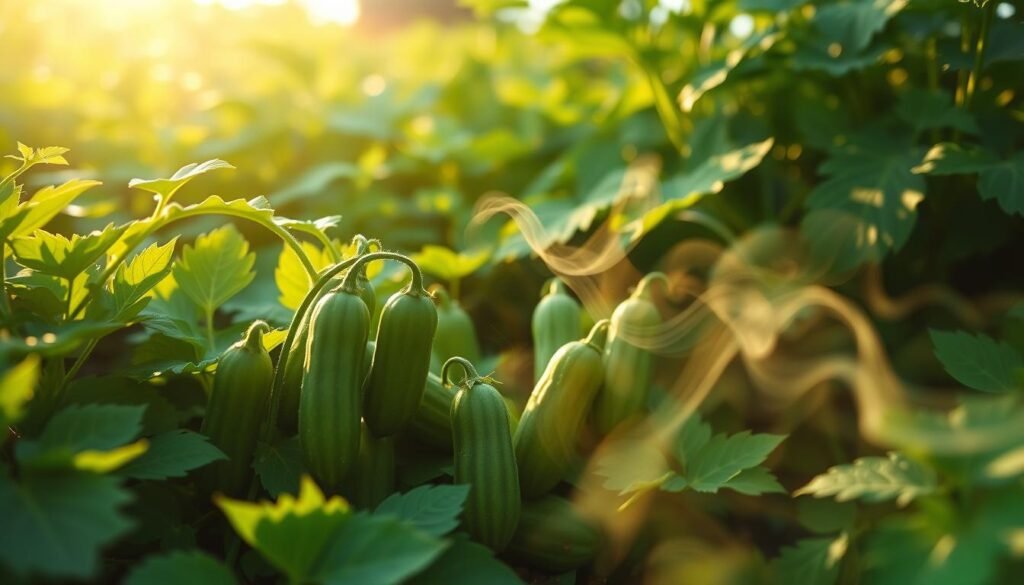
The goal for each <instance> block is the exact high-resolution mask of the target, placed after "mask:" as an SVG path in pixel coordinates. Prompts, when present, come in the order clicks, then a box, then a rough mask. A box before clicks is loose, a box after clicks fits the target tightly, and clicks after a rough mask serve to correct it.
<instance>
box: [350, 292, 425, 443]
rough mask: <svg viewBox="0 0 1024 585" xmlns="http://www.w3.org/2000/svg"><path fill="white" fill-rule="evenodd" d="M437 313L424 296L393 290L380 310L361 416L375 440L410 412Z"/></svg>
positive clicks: (416, 403)
mask: <svg viewBox="0 0 1024 585" xmlns="http://www.w3.org/2000/svg"><path fill="white" fill-rule="evenodd" d="M436 328H437V310H436V309H435V308H434V301H433V299H431V298H430V297H429V296H427V295H426V294H416V293H412V292H405V291H403V292H398V293H395V294H393V295H391V298H389V299H388V302H387V303H386V304H385V305H384V308H383V309H381V314H380V323H379V324H378V327H377V338H376V339H377V347H376V349H375V350H374V352H373V364H372V365H371V366H370V376H369V378H367V380H366V398H365V399H364V401H363V418H364V419H365V420H366V424H367V426H368V427H369V428H370V432H371V433H373V435H374V436H375V437H390V436H392V435H395V434H397V433H398V432H400V431H401V430H402V429H403V428H404V427H405V426H406V425H407V424H408V422H409V421H410V420H411V419H412V417H413V415H414V414H416V409H417V408H419V405H420V398H421V397H422V396H423V388H424V385H425V384H426V381H427V373H428V372H429V371H430V355H431V352H430V346H431V343H432V341H433V339H434V330H435V329H436Z"/></svg>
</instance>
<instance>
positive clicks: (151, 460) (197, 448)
mask: <svg viewBox="0 0 1024 585" xmlns="http://www.w3.org/2000/svg"><path fill="white" fill-rule="evenodd" d="M221 459H227V455H225V454H224V453H223V452H221V450H220V449H218V448H217V447H215V446H213V445H212V444H210V442H209V439H207V438H206V437H204V436H203V435H200V434H199V433H196V432H193V431H190V430H187V429H178V430H174V431H170V432H166V433H162V434H159V435H156V436H155V437H152V438H151V439H150V440H149V450H148V451H146V454H145V455H143V456H142V457H140V458H138V459H136V460H134V461H132V462H131V463H129V464H128V465H127V466H126V467H124V468H123V469H121V471H120V473H121V475H124V476H126V477H131V478H134V479H167V478H169V477H185V475H186V474H187V473H188V472H189V471H191V470H193V469H196V468H199V467H202V466H204V465H206V464H208V463H212V462H214V461H218V460H221Z"/></svg>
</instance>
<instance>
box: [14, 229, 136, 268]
mask: <svg viewBox="0 0 1024 585" xmlns="http://www.w3.org/2000/svg"><path fill="white" fill-rule="evenodd" d="M126 228H127V226H121V227H114V225H113V224H110V225H107V227H105V228H103V229H102V230H97V231H93V232H91V233H89V234H88V235H85V236H80V235H78V234H74V235H72V236H71V239H68V238H65V237H64V236H62V235H60V234H51V233H49V232H46V231H43V230H36V231H34V232H33V233H32V235H31V236H23V237H19V238H15V239H13V240H12V241H11V249H12V250H14V255H15V257H16V259H17V261H18V264H21V265H22V266H24V267H26V268H31V269H32V270H35V271H38V272H41V273H43V274H50V275H53V276H59V277H61V278H64V279H67V280H72V279H74V278H75V277H76V276H78V275H79V274H80V273H82V272H83V271H85V269H86V268H89V267H90V266H92V264H94V263H95V262H96V261H97V260H98V259H99V258H100V257H101V256H102V255H103V253H104V252H106V251H107V249H108V248H110V246H112V245H113V244H114V242H116V241H117V240H118V239H119V238H120V237H121V234H122V233H124V231H125V229H126Z"/></svg>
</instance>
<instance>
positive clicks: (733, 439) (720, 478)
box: [683, 431, 786, 493]
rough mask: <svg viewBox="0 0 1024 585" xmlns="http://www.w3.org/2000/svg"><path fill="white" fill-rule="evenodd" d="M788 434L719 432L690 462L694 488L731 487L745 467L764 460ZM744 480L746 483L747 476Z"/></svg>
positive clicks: (688, 479)
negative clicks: (730, 484) (732, 433)
mask: <svg viewBox="0 0 1024 585" xmlns="http://www.w3.org/2000/svg"><path fill="white" fill-rule="evenodd" d="M785 438H786V437H785V436H783V435H768V434H758V435H753V434H751V433H750V431H743V432H741V433H737V434H735V435H732V436H729V437H727V436H726V435H725V434H718V435H715V436H713V437H711V440H709V441H708V443H707V444H706V445H705V446H704V447H702V448H701V449H700V451H698V452H697V453H696V454H695V455H694V456H693V457H692V458H691V459H690V460H689V461H688V462H687V464H686V470H685V473H684V474H683V477H684V478H685V479H686V482H687V485H688V487H690V488H691V489H694V490H697V491H699V492H711V493H715V492H717V491H718V490H719V489H721V488H724V487H729V485H728V484H729V482H730V481H733V480H734V479H736V478H737V477H738V476H739V475H740V474H741V473H742V472H743V471H745V470H748V469H750V468H752V467H756V466H758V465H760V464H761V463H763V462H764V460H765V459H766V458H767V457H768V455H769V454H771V452H772V451H774V450H775V448H776V447H778V446H779V443H781V442H782V441H783V439H785ZM740 484H741V486H742V487H745V486H743V480H741V481H740Z"/></svg>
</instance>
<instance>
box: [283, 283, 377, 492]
mask: <svg viewBox="0 0 1024 585" xmlns="http://www.w3.org/2000/svg"><path fill="white" fill-rule="evenodd" d="M369 328H370V312H369V310H368V309H367V308H366V303H364V302H363V300H362V298H360V296H359V295H358V293H357V291H355V290H353V289H352V288H346V286H345V285H342V286H340V287H339V288H337V289H335V290H332V291H331V292H329V293H327V294H325V295H324V296H323V297H322V298H321V299H320V301H319V302H318V303H317V304H316V306H315V307H314V308H313V313H312V315H311V317H310V326H309V337H308V342H307V344H306V361H305V364H304V367H303V375H302V393H301V394H300V396H299V443H300V445H301V447H302V455H303V460H304V462H305V465H306V469H308V470H309V472H310V473H311V474H312V475H313V477H314V478H316V480H317V481H318V482H319V483H320V486H321V487H322V488H324V489H325V490H330V491H332V492H336V491H337V490H338V489H340V488H341V487H342V482H343V480H344V479H345V477H346V476H347V475H348V473H349V472H350V471H351V470H352V468H353V466H354V465H355V462H356V457H357V456H358V454H359V434H360V430H359V406H360V402H361V399H362V386H363V377H364V376H363V372H364V365H363V361H364V359H365V355H366V343H367V338H368V336H369Z"/></svg>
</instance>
